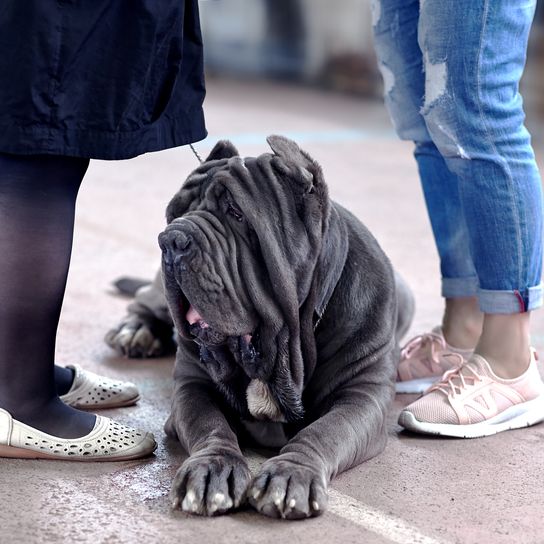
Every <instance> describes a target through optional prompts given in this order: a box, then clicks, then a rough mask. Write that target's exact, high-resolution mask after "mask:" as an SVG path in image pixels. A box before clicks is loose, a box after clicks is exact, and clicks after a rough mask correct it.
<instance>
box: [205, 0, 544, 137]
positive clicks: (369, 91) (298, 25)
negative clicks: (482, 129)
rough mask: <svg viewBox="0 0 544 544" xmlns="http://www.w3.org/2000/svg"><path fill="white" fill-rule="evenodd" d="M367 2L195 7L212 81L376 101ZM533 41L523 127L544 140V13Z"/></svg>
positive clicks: (281, 0) (214, 1) (238, 1)
mask: <svg viewBox="0 0 544 544" xmlns="http://www.w3.org/2000/svg"><path fill="white" fill-rule="evenodd" d="M370 4H371V0H207V1H202V2H201V18H202V28H203V34H204V45H205V52H206V64H207V70H208V73H209V75H210V76H212V77H213V76H214V75H217V76H230V77H233V76H235V77H238V78H239V77H249V78H272V79H283V80H291V81H293V82H297V83H300V84H305V85H312V86H317V87H321V88H326V89H331V90H334V91H338V92H345V93H346V92H347V93H353V94H357V95H360V96H361V97H362V98H366V99H369V98H370V99H379V98H380V97H381V94H382V81H381V77H380V75H379V73H378V69H377V66H376V60H375V55H374V50H373V46H372V31H371V28H372V18H371V13H370ZM542 4H543V1H541V2H540V4H539V5H538V8H537V15H536V19H535V24H534V28H533V32H532V36H531V44H530V48H529V60H528V64H527V69H526V74H525V77H524V80H523V82H522V92H523V94H524V97H525V104H526V110H527V113H528V124H529V125H530V128H531V130H532V131H533V133H534V135H535V136H536V137H544V130H543V129H544V127H543V122H542V121H543V120H544V8H543V6H542Z"/></svg>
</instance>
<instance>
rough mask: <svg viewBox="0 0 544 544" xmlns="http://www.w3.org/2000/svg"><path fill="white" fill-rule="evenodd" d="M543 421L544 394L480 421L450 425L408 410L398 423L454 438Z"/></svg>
mask: <svg viewBox="0 0 544 544" xmlns="http://www.w3.org/2000/svg"><path fill="white" fill-rule="evenodd" d="M542 421H544V395H541V396H539V397H537V398H536V399H533V400H530V401H527V402H524V403H522V404H516V405H515V406H511V407H510V408H508V409H507V410H505V411H504V412H502V413H500V414H497V415H496V416H494V417H492V418H490V419H488V420H486V421H481V422H480V423H472V424H470V425H452V424H446V423H427V422H425V421H419V420H417V419H416V418H415V416H414V415H413V414H412V413H411V412H409V411H408V410H403V411H402V412H401V413H400V415H399V425H401V426H402V427H404V428H405V429H407V430H409V431H414V432H418V433H424V434H434V435H439V436H453V437H455V438H480V437H482V436H490V435H493V434H497V433H500V432H503V431H510V430H512V429H521V428H523V427H530V426H531V425H536V424H537V423H540V422H542Z"/></svg>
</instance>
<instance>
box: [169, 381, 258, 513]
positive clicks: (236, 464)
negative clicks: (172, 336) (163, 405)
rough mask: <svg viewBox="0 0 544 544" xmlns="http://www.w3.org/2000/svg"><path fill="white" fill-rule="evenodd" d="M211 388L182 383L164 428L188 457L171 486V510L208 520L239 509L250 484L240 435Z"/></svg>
mask: <svg viewBox="0 0 544 544" xmlns="http://www.w3.org/2000/svg"><path fill="white" fill-rule="evenodd" d="M212 387H213V386H211V384H209V383H206V382H205V381H202V380H191V381H186V380H183V381H181V383H180V382H179V381H178V382H177V384H176V390H175V392H174V397H173V402H172V414H171V415H170V418H169V419H168V421H167V423H166V427H165V430H166V432H167V434H169V435H170V436H177V437H178V438H179V440H180V442H181V444H182V445H183V446H184V448H185V449H186V450H187V452H188V453H189V457H188V458H187V459H186V460H185V462H184V463H183V464H182V465H181V467H180V468H179V470H178V472H177V474H176V476H175V478H174V482H173V484H172V490H171V495H170V497H171V500H172V505H173V507H174V508H181V510H183V511H184V512H190V513H193V514H200V515H208V516H212V515H217V514H224V513H226V512H228V511H229V510H232V509H235V508H237V507H238V506H240V504H241V503H242V501H243V500H244V499H245V496H246V490H247V487H248V485H249V483H250V480H251V473H250V472H249V468H248V465H247V461H246V460H245V458H244V457H243V455H242V452H241V450H240V447H239V445H238V439H237V437H236V434H235V433H234V431H233V430H232V429H231V427H230V425H229V424H228V422H227V419H226V417H225V415H224V414H223V412H222V410H221V408H220V406H219V404H218V400H217V396H216V394H214V391H213V388H212Z"/></svg>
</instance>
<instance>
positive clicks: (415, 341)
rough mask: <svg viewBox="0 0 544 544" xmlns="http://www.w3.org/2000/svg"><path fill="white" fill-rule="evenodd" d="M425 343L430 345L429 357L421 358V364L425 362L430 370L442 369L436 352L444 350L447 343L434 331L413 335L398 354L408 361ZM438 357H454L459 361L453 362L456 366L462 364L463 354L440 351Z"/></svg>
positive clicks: (402, 359)
mask: <svg viewBox="0 0 544 544" xmlns="http://www.w3.org/2000/svg"><path fill="white" fill-rule="evenodd" d="M427 345H430V351H431V354H430V357H425V358H424V359H421V362H422V363H423V364H426V365H427V366H428V367H429V368H430V369H431V371H432V372H437V371H438V372H440V371H442V370H443V367H441V366H440V360H439V358H438V352H439V351H441V350H445V349H446V347H447V345H446V341H445V340H444V338H443V337H442V336H441V335H440V334H437V333H435V332H427V333H425V334H420V335H418V336H415V337H414V338H412V340H410V341H409V342H408V343H407V344H406V346H404V348H402V350H401V352H400V355H401V361H409V360H410V358H411V357H412V356H413V355H414V354H415V353H416V352H417V351H419V350H420V349H423V348H425V347H426V346H427ZM440 357H442V358H443V359H447V358H452V357H453V358H454V359H457V360H458V361H459V362H458V364H455V363H454V366H456V367H458V366H460V365H461V364H463V362H464V359H463V356H462V355H460V354H458V353H453V352H451V351H446V352H444V351H442V352H441V353H440Z"/></svg>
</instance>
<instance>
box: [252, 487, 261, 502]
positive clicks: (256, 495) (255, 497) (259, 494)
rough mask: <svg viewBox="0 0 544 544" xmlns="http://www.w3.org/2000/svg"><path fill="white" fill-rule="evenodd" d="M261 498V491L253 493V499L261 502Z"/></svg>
mask: <svg viewBox="0 0 544 544" xmlns="http://www.w3.org/2000/svg"><path fill="white" fill-rule="evenodd" d="M260 496H261V491H259V490H258V489H256V490H255V491H254V492H253V498H254V499H255V500H256V501H257V500H259V498H260Z"/></svg>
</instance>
